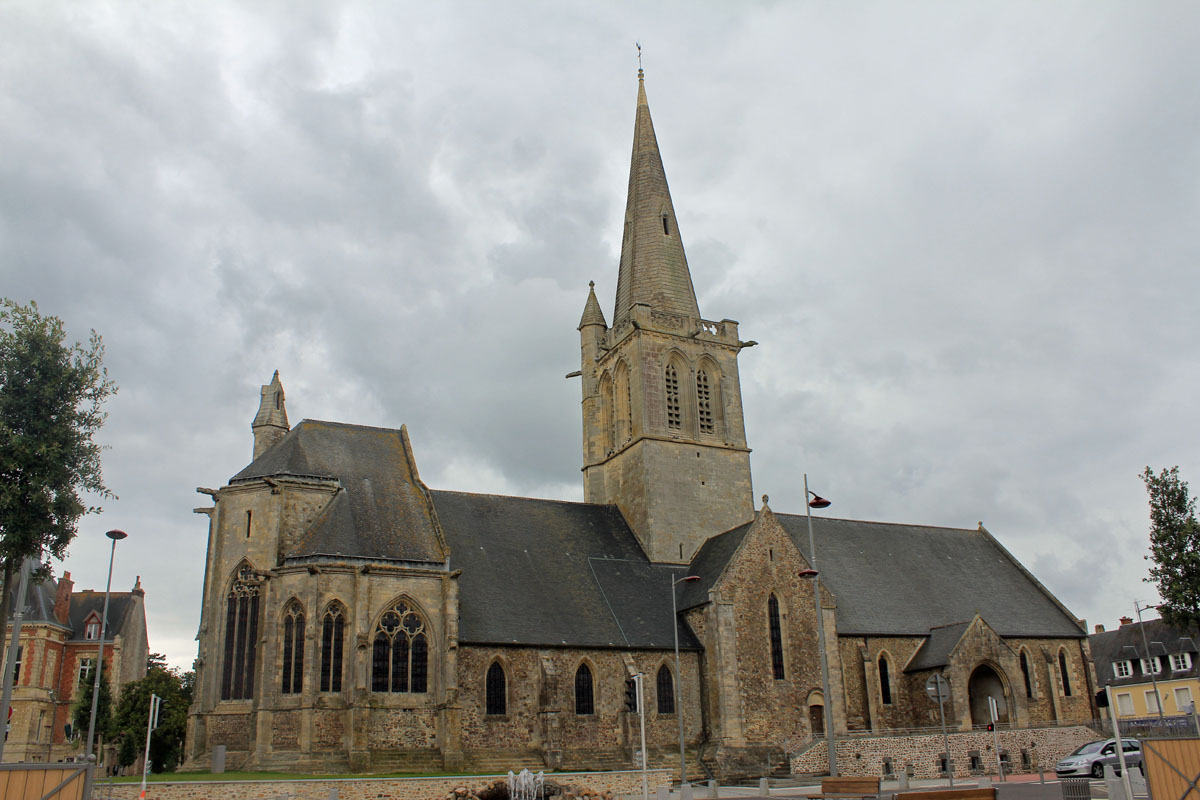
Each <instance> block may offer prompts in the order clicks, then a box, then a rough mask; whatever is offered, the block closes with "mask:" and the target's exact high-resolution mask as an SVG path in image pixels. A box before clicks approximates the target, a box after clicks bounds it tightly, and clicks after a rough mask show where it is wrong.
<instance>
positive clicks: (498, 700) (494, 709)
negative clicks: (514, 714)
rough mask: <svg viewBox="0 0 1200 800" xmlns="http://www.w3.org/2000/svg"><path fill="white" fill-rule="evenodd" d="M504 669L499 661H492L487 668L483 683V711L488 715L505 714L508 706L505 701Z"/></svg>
mask: <svg viewBox="0 0 1200 800" xmlns="http://www.w3.org/2000/svg"><path fill="white" fill-rule="evenodd" d="M505 694H506V690H505V680H504V667H502V666H500V662H499V661H493V662H492V665H491V666H490V667H488V671H487V679H486V680H485V681H484V695H485V697H484V710H485V711H486V712H487V713H488V714H505V713H507V711H508V704H507V702H506V700H505Z"/></svg>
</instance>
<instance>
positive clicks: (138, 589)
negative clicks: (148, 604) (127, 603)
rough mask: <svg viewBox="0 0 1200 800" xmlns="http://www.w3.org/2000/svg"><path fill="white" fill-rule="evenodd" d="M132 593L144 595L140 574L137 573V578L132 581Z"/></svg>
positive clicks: (139, 595)
mask: <svg viewBox="0 0 1200 800" xmlns="http://www.w3.org/2000/svg"><path fill="white" fill-rule="evenodd" d="M132 593H133V594H136V595H137V596H138V597H145V596H146V590H145V589H143V588H142V576H141V575H138V576H137V580H135V581H134V582H133V592H132Z"/></svg>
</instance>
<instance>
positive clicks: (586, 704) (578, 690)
mask: <svg viewBox="0 0 1200 800" xmlns="http://www.w3.org/2000/svg"><path fill="white" fill-rule="evenodd" d="M575 713H576V714H581V715H583V714H594V713H596V704H595V699H594V695H593V686H592V670H591V668H590V667H589V666H588V665H587V664H580V665H579V669H577V670H575Z"/></svg>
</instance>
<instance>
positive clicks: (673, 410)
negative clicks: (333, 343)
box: [663, 364, 683, 430]
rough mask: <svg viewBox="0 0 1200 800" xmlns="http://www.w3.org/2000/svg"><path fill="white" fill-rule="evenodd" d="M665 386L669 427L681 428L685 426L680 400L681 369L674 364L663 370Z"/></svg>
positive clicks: (673, 428) (672, 428)
mask: <svg viewBox="0 0 1200 800" xmlns="http://www.w3.org/2000/svg"><path fill="white" fill-rule="evenodd" d="M663 387H664V389H665V390H666V397H667V427H668V428H670V429H671V430H679V429H680V428H682V427H683V404H682V403H681V402H680V400H679V371H678V370H677V369H676V368H675V365H674V364H667V368H666V369H665V370H663Z"/></svg>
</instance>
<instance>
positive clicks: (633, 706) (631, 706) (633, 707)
mask: <svg viewBox="0 0 1200 800" xmlns="http://www.w3.org/2000/svg"><path fill="white" fill-rule="evenodd" d="M625 710H626V711H637V710H638V705H637V679H636V678H626V679H625Z"/></svg>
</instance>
